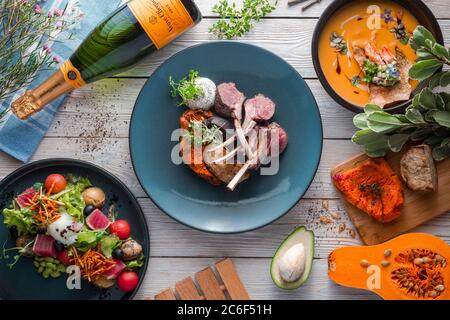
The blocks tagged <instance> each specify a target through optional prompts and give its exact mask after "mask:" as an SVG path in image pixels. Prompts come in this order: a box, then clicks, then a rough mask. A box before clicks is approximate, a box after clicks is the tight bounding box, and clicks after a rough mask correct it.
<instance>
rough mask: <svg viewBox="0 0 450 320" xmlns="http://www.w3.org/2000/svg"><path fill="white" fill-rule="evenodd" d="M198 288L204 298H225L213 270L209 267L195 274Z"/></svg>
mask: <svg viewBox="0 0 450 320" xmlns="http://www.w3.org/2000/svg"><path fill="white" fill-rule="evenodd" d="M195 280H196V281H197V283H198V285H199V287H200V289H201V290H202V292H203V295H204V296H205V298H206V300H225V294H224V293H223V290H222V287H221V284H220V283H219V282H218V281H217V278H216V276H215V275H214V271H213V270H212V269H211V267H208V268H205V269H203V270H202V271H200V272H197V273H196V274H195Z"/></svg>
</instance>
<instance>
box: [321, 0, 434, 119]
mask: <svg viewBox="0 0 450 320" xmlns="http://www.w3.org/2000/svg"><path fill="white" fill-rule="evenodd" d="M418 25H423V26H424V27H425V28H427V29H428V30H430V31H431V32H432V33H433V34H434V36H435V37H436V39H437V41H438V42H439V43H443V36H442V32H441V29H440V27H439V24H438V22H437V20H436V18H435V17H434V15H433V13H432V12H431V11H430V9H429V8H428V7H427V6H426V5H425V4H424V3H423V2H422V1H420V0H416V1H408V0H361V1H351V0H335V1H334V2H332V3H331V4H330V5H329V6H328V8H327V9H326V10H325V11H324V13H323V14H322V16H321V17H320V19H319V21H318V23H317V26H316V28H315V31H314V35H313V41H312V57H313V63H314V68H315V70H316V73H317V76H318V78H319V80H320V82H321V83H322V86H323V87H324V88H325V90H326V91H327V92H328V94H329V95H330V96H331V97H332V98H333V99H334V100H335V101H336V102H337V103H339V104H340V105H342V106H344V107H345V108H347V109H349V110H352V111H354V112H362V111H363V108H364V106H365V105H366V104H368V103H372V104H377V105H380V106H381V107H383V108H384V109H385V110H386V111H388V112H401V111H403V110H404V109H405V108H406V107H407V106H408V105H409V104H410V99H411V96H412V95H413V94H414V93H416V92H418V91H420V90H421V89H422V88H423V87H424V85H425V83H418V82H417V81H414V80H411V79H409V76H408V71H409V68H410V67H411V65H412V64H413V63H414V61H415V60H416V58H417V56H416V53H415V51H414V50H413V49H412V48H411V47H410V46H409V40H410V38H411V37H412V33H413V31H414V29H415V28H416V27H417V26H418Z"/></svg>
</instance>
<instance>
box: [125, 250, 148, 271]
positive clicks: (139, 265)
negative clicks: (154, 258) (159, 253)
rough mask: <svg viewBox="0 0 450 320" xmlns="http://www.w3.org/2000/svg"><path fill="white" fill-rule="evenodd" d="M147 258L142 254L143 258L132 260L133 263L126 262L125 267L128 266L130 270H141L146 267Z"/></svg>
mask: <svg viewBox="0 0 450 320" xmlns="http://www.w3.org/2000/svg"><path fill="white" fill-rule="evenodd" d="M144 258H145V256H144V255H143V254H141V256H140V257H139V258H137V259H135V260H131V261H126V262H125V265H126V266H127V268H128V269H131V270H133V269H139V268H142V267H143V266H144V261H145V259H144Z"/></svg>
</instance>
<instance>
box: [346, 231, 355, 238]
mask: <svg viewBox="0 0 450 320" xmlns="http://www.w3.org/2000/svg"><path fill="white" fill-rule="evenodd" d="M348 234H349V236H350V237H352V238H353V239H355V238H356V232H355V230H353V229H348Z"/></svg>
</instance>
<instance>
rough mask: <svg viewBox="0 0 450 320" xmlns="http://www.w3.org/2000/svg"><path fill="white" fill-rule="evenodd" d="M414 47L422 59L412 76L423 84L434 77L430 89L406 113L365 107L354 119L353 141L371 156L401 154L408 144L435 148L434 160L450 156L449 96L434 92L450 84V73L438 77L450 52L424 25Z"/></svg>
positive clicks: (446, 72)
mask: <svg viewBox="0 0 450 320" xmlns="http://www.w3.org/2000/svg"><path fill="white" fill-rule="evenodd" d="M411 46H412V48H413V49H414V50H416V52H417V55H418V56H419V59H418V60H417V62H416V63H415V64H414V65H413V66H412V67H411V69H410V71H409V76H410V77H411V78H412V79H415V80H421V81H422V80H426V79H428V78H430V77H431V79H430V82H429V85H428V87H427V88H424V89H423V90H422V91H421V92H420V93H419V94H418V95H416V96H415V97H414V98H413V100H412V103H411V105H410V106H409V107H408V108H407V109H406V112H405V113H404V114H394V115H392V114H389V113H387V112H385V111H383V110H382V109H381V108H380V107H379V106H377V105H373V104H368V105H366V107H365V108H364V113H361V114H358V115H356V116H355V117H354V119H353V123H354V124H355V126H356V127H357V128H359V129H360V130H359V131H357V132H356V133H355V134H354V136H353V138H352V141H353V142H355V143H356V144H359V145H362V146H364V148H365V150H366V153H367V154H368V155H369V156H371V157H382V156H385V155H386V154H387V153H388V152H389V151H392V152H399V151H400V150H401V149H402V148H403V146H404V145H405V144H406V143H407V142H408V141H414V142H416V141H417V142H419V141H420V142H422V143H424V144H427V145H429V146H430V147H431V148H432V149H433V157H434V159H435V160H437V161H440V160H444V159H446V158H449V157H450V94H449V93H447V92H436V90H433V89H435V88H436V87H447V86H448V85H450V71H443V72H439V73H437V74H435V72H436V71H438V70H439V69H440V68H441V67H442V66H443V65H444V64H447V65H450V51H449V49H448V48H445V47H444V46H442V45H440V44H439V43H437V42H436V39H435V38H434V37H433V35H432V34H431V32H429V31H428V30H427V29H425V28H424V27H422V26H419V27H417V28H416V30H415V31H414V33H413V37H412V40H411Z"/></svg>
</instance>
